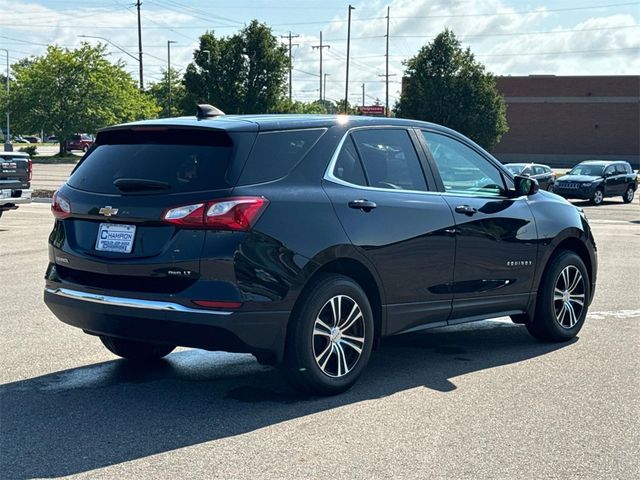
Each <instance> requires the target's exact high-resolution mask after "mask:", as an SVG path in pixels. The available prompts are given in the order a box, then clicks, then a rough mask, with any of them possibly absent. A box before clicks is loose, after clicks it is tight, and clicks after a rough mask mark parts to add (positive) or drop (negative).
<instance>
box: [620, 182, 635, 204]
mask: <svg viewBox="0 0 640 480" xmlns="http://www.w3.org/2000/svg"><path fill="white" fill-rule="evenodd" d="M634 195H635V190H634V189H633V187H632V186H631V185H629V187H628V188H627V191H626V192H624V195H623V196H622V200H623V201H624V203H631V202H633V196H634Z"/></svg>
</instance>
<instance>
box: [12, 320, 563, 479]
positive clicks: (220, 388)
mask: <svg viewBox="0 0 640 480" xmlns="http://www.w3.org/2000/svg"><path fill="white" fill-rule="evenodd" d="M569 344H570V343H569ZM569 344H568V343H565V344H545V343H540V342H537V341H535V340H533V339H532V338H531V337H530V336H529V335H528V333H527V331H526V329H525V328H524V327H522V326H519V325H514V324H510V323H504V322H480V323H478V324H473V325H463V326H458V327H447V328H443V329H440V330H431V331H428V332H425V333H417V334H411V335H404V336H397V337H392V338H390V339H387V341H385V342H384V343H383V345H382V346H381V347H380V348H379V349H378V350H377V351H375V352H374V354H373V355H372V357H371V361H370V364H369V366H368V368H367V369H366V370H365V373H364V374H363V376H362V378H361V379H360V380H359V382H358V383H357V384H356V385H355V386H354V387H353V388H352V389H351V390H350V391H348V392H346V393H344V394H342V395H338V396H334V397H311V398H307V397H304V396H302V395H300V394H298V393H296V392H295V391H293V390H292V389H291V388H289V387H288V386H287V385H286V384H285V383H284V381H283V380H282V378H281V377H280V374H279V373H278V371H277V370H276V369H274V368H271V367H264V366H261V365H259V364H258V363H257V362H256V361H255V360H254V359H253V357H252V356H250V355H239V354H225V353H212V352H204V351H201V350H185V351H179V352H175V353H173V354H172V355H170V356H169V357H167V360H164V361H161V362H158V363H157V364H155V365H154V366H153V367H147V368H141V367H136V366H135V365H131V364H130V363H128V362H126V361H123V360H115V361H109V362H104V363H98V364H94V365H88V366H84V367H78V368H75V369H71V370H65V371H60V372H56V373H51V374H48V375H44V376H41V377H36V378H31V379H27V380H22V381H18V382H14V383H9V384H5V385H2V386H0V399H1V402H2V403H1V409H0V451H1V452H2V455H0V472H3V473H2V475H3V476H4V478H13V479H19V478H33V477H58V476H65V475H71V474H76V473H81V472H87V471H90V470H94V469H97V468H101V467H106V466H109V465H114V464H119V463H122V462H126V461H129V460H135V459H139V458H143V457H147V456H150V455H154V454H157V453H161V452H166V451H171V450H174V449H179V448H183V447H188V446H190V445H195V444H199V443H203V442H209V441H212V440H216V439H219V438H224V437H230V436H235V435H240V434H243V433H246V432H251V431H253V430H256V429H259V428H264V427H268V426H270V425H274V424H277V423H280V422H286V421H287V420H291V419H295V418H299V417H303V416H306V415H311V414H314V413H317V412H322V411H324V410H329V409H333V408H337V407H341V406H344V405H349V404H353V403H357V402H362V401H365V400H371V399H376V398H381V397H385V396H388V395H392V394H394V393H397V392H401V391H404V390H408V389H414V388H428V389H432V390H437V391H439V392H451V391H453V390H455V389H456V383H455V379H456V377H459V376H461V375H466V374H470V373H471V374H472V373H474V372H478V371H481V370H485V369H489V368H494V367H498V366H501V365H508V364H512V363H515V362H521V361H524V360H527V359H531V358H534V357H537V356H540V355H545V354H548V353H550V352H552V351H554V350H557V349H560V348H564V347H566V346H567V345H569Z"/></svg>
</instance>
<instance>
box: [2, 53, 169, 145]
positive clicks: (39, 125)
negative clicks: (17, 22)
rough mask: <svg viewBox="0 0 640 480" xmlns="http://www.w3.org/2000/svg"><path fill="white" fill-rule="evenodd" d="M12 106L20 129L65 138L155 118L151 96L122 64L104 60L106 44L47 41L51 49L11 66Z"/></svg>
mask: <svg viewBox="0 0 640 480" xmlns="http://www.w3.org/2000/svg"><path fill="white" fill-rule="evenodd" d="M13 74H14V75H13V76H14V82H13V84H12V85H11V96H10V98H9V111H10V113H11V121H12V126H14V128H15V129H16V131H23V132H33V131H38V130H40V129H43V130H45V131H47V132H53V133H54V134H55V135H56V136H57V137H58V138H59V139H60V154H62V153H64V142H65V140H68V139H69V138H70V137H71V135H73V134H75V133H78V132H95V131H96V130H97V129H99V128H101V127H104V126H106V125H110V124H114V123H120V122H125V121H131V120H137V119H142V118H151V117H155V116H156V115H157V113H158V111H159V108H158V106H157V105H156V103H155V101H154V100H153V98H152V97H150V96H148V95H146V94H144V93H141V92H140V91H139V90H138V88H137V87H136V83H135V82H134V80H133V79H132V78H131V76H130V75H129V74H128V73H127V72H126V71H125V70H124V65H123V64H122V63H116V64H113V63H110V62H109V61H108V60H107V59H106V55H105V46H104V45H98V46H97V47H92V46H91V45H89V44H87V43H83V44H82V47H80V48H78V49H76V50H69V49H63V48H60V47H57V46H49V47H48V48H47V53H46V54H45V55H43V56H41V57H36V58H33V59H30V61H29V62H26V63H24V62H23V63H19V64H15V65H13Z"/></svg>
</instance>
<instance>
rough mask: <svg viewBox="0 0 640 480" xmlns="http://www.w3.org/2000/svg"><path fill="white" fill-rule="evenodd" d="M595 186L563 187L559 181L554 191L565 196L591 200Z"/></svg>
mask: <svg viewBox="0 0 640 480" xmlns="http://www.w3.org/2000/svg"><path fill="white" fill-rule="evenodd" d="M594 191H595V188H592V187H587V188H562V186H559V185H558V184H557V183H556V184H555V186H554V187H553V193H555V194H556V195H560V196H561V197H563V198H577V199H581V200H590V199H591V197H593V193H594Z"/></svg>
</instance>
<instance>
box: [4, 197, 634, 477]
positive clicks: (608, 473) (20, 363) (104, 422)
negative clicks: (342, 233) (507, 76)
mask: <svg viewBox="0 0 640 480" xmlns="http://www.w3.org/2000/svg"><path fill="white" fill-rule="evenodd" d="M579 205H580V206H584V207H585V211H586V212H587V216H588V217H589V219H590V221H591V224H592V228H593V231H594V235H595V237H596V240H597V242H598V247H599V262H600V269H599V279H598V287H597V293H596V298H595V300H594V303H593V304H592V306H591V309H590V314H589V317H588V320H587V322H586V325H585V327H584V328H583V330H582V331H581V332H580V335H579V338H578V339H577V340H576V341H573V342H570V343H567V344H543V343H538V342H536V341H534V340H533V339H532V338H531V337H530V336H529V335H528V334H527V332H526V330H525V329H524V327H522V326H517V325H514V324H511V323H510V322H508V321H506V320H504V319H502V320H498V321H487V322H481V323H478V324H469V325H464V326H459V327H455V328H454V327H448V328H443V329H440V330H430V331H428V332H426V333H421V334H411V335H405V336H401V337H395V338H393V339H390V340H389V341H387V342H385V343H384V344H383V346H382V347H381V348H380V349H379V350H377V351H376V352H374V355H373V356H372V360H371V363H370V365H369V367H368V369H367V370H366V372H365V374H364V375H363V377H362V378H361V380H360V381H359V383H358V384H356V386H355V387H354V388H353V389H352V390H351V391H349V392H347V393H346V394H343V395H341V396H337V397H332V398H311V399H304V398H301V397H299V396H297V395H296V394H295V393H294V392H293V391H292V390H290V389H289V388H288V387H287V386H286V385H285V384H284V382H283V381H282V380H281V378H280V377H279V374H278V373H277V371H276V370H274V369H272V368H269V367H263V366H260V365H258V363H256V362H255V361H254V359H253V357H251V356H247V355H237V354H224V353H211V352H204V351H198V350H186V349H183V350H179V351H176V352H175V353H173V354H171V355H170V356H169V357H167V360H166V361H165V362H163V363H160V364H159V365H158V366H157V367H155V368H154V369H153V370H152V371H146V372H145V371H141V370H138V369H136V368H134V367H131V366H130V365H128V364H127V363H126V362H124V361H121V360H116V359H115V358H114V357H113V356H112V355H111V354H109V353H108V352H107V351H106V350H105V349H104V348H103V347H102V345H101V344H100V342H99V341H98V340H97V339H96V338H94V337H89V336H86V335H84V334H83V333H82V332H80V331H78V330H77V329H74V328H72V327H69V326H66V325H64V324H62V323H60V322H59V321H57V320H56V319H55V318H54V317H53V315H52V314H51V313H50V312H49V311H48V310H47V308H46V307H45V306H44V304H43V302H42V288H43V279H42V277H43V273H44V269H45V267H46V264H47V253H46V239H47V236H48V234H49V230H50V228H51V224H52V218H51V216H50V214H49V211H48V205H46V204H41V203H34V204H32V205H28V206H25V207H22V208H20V209H19V210H17V211H15V212H8V213H6V214H5V215H4V216H3V217H2V219H1V220H0V265H1V267H0V319H1V320H0V365H2V368H0V383H1V384H2V385H1V386H0V402H1V403H0V478H3V479H4V478H7V479H20V478H33V477H47V478H51V477H62V476H72V477H74V478H105V479H112V478H132V479H133V478H251V479H255V478H295V479H299V478H323V477H324V478H326V477H331V478H431V479H433V478H447V479H450V478H468V479H478V478H487V479H489V478H491V479H513V478H563V479H564V478H587V479H596V478H598V479H599V478H616V479H618V478H629V479H631V478H633V479H635V478H638V476H639V475H640V460H639V458H640V456H638V449H639V447H640V375H639V372H640V255H639V252H640V206H639V205H638V200H637V199H636V200H634V202H633V204H630V205H625V204H623V203H622V201H621V200H618V199H613V200H607V201H606V202H605V204H604V205H603V206H601V207H589V206H588V205H587V204H583V203H580V204H579Z"/></svg>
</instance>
